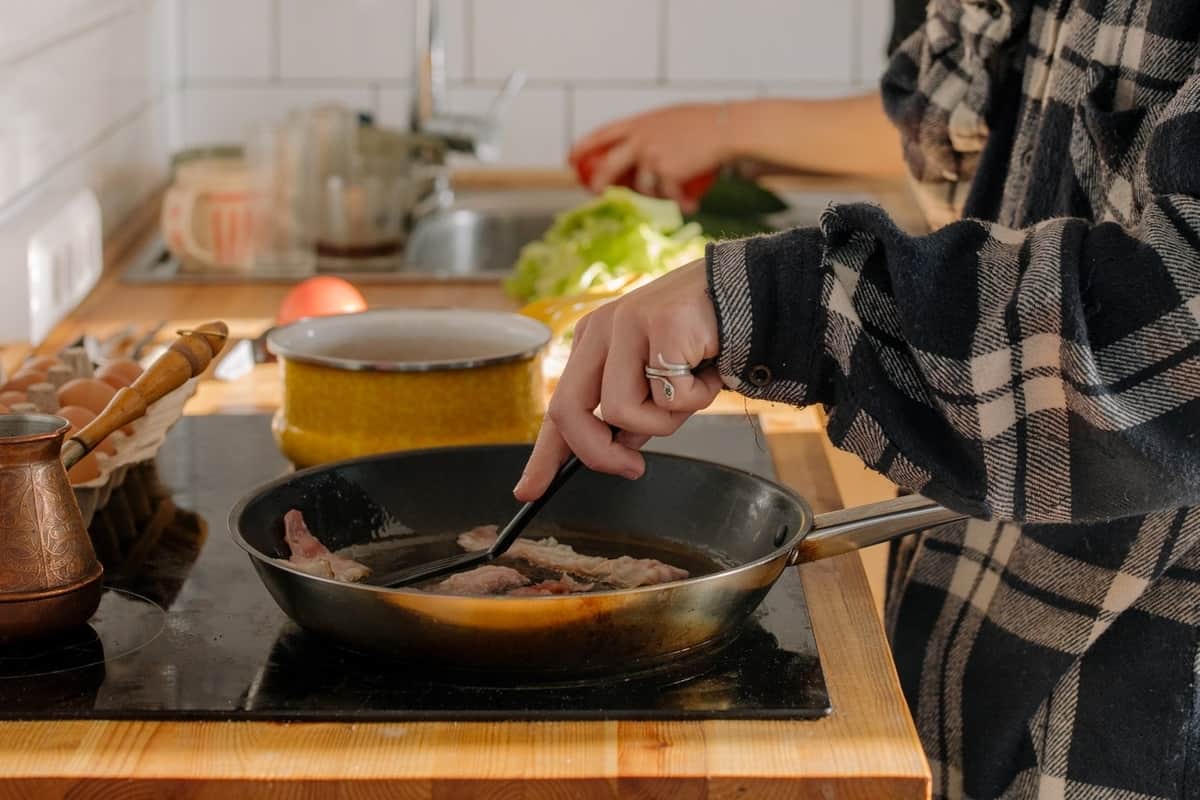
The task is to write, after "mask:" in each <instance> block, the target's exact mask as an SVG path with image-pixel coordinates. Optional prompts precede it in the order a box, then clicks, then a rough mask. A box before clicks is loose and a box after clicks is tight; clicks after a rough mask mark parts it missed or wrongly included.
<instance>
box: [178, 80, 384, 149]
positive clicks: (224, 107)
mask: <svg viewBox="0 0 1200 800" xmlns="http://www.w3.org/2000/svg"><path fill="white" fill-rule="evenodd" d="M324 103H340V104H342V105H345V106H347V107H349V108H353V109H356V110H357V109H369V108H371V92H370V90H369V89H368V88H367V87H365V86H353V85H347V86H276V85H271V84H267V83H264V84H258V85H252V86H188V87H185V88H184V89H183V90H182V95H181V97H180V108H181V113H182V122H183V139H182V141H180V142H179V145H180V147H194V146H196V145H206V144H214V143H235V144H237V143H241V142H242V141H244V140H245V137H246V134H247V132H248V130H249V127H250V126H251V125H252V124H253V123H254V122H257V121H262V120H271V119H282V118H283V117H284V116H286V115H287V113H288V112H289V111H291V110H292V109H299V108H304V107H307V106H314V105H320V104H324Z"/></svg>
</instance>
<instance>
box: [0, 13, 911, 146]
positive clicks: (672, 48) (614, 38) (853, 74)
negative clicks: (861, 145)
mask: <svg viewBox="0 0 1200 800" xmlns="http://www.w3.org/2000/svg"><path fill="white" fill-rule="evenodd" d="M59 1H60V2H65V0H59ZM110 1H114V0H110ZM0 2H4V0H0ZM178 2H181V3H183V4H184V5H185V6H187V13H185V14H182V15H181V19H182V20H186V19H187V18H188V16H189V15H190V14H191V13H192V9H194V8H196V7H199V6H203V7H204V10H203V11H202V12H201V15H202V17H203V18H204V19H205V20H206V21H205V23H204V26H205V31H203V32H197V31H196V30H188V31H185V38H187V41H188V42H189V47H188V50H187V57H186V59H185V63H184V70H183V72H184V74H183V78H182V80H183V84H184V88H183V98H184V100H183V109H184V110H183V115H182V119H183V121H182V126H183V129H184V130H183V134H182V136H181V140H182V141H183V142H186V143H189V144H193V143H198V142H203V141H210V140H213V139H214V137H215V138H225V139H228V138H231V137H233V138H236V136H235V135H236V134H237V133H238V131H240V130H244V129H245V127H246V123H247V122H248V121H250V120H252V119H256V118H261V117H263V116H266V115H272V114H278V113H281V110H282V109H283V107H284V106H285V105H287V104H288V103H291V102H300V101H303V100H305V99H306V98H310V97H311V98H315V99H329V98H342V99H343V100H344V101H345V102H347V103H349V104H352V105H353V106H354V107H355V108H357V109H360V110H373V111H374V112H376V114H377V115H378V117H379V119H380V120H381V121H382V122H383V123H385V124H389V125H398V126H402V125H406V124H407V120H408V111H407V104H408V98H409V97H410V94H409V92H410V90H411V88H412V78H411V72H412V60H413V27H412V18H413V11H414V3H413V0H178ZM442 7H443V26H444V29H445V33H446V38H447V53H446V61H447V70H448V73H449V79H450V90H449V93H448V94H449V96H448V98H447V99H448V104H449V105H450V106H451V110H453V111H458V112H480V111H482V110H484V109H485V108H486V107H487V105H488V103H489V102H490V101H491V98H492V96H493V93H494V92H495V91H496V89H497V88H498V87H499V85H500V82H501V81H502V80H503V79H504V78H505V77H507V76H508V74H509V73H510V72H511V71H512V70H514V69H517V68H521V69H524V70H525V72H526V74H527V75H528V76H529V79H530V80H529V84H528V85H527V86H526V88H525V90H524V92H523V93H522V95H521V97H520V99H518V100H517V102H516V104H515V105H514V106H513V108H512V116H511V117H510V122H509V124H508V127H507V130H506V132H505V137H504V152H503V155H502V159H501V160H502V165H503V166H556V165H558V164H561V163H562V159H563V157H564V155H565V153H566V152H567V150H568V148H569V147H570V143H571V142H572V141H573V140H574V139H575V138H577V137H578V136H581V135H583V134H584V133H586V132H587V131H589V130H591V129H592V128H594V127H596V126H598V125H600V124H603V123H604V122H607V121H609V120H612V119H614V118H617V117H621V116H624V115H627V114H631V113H635V112H637V111H642V110H645V109H648V108H652V107H655V106H659V105H663V104H668V103H677V102H694V101H704V100H719V99H727V98H744V97H755V96H772V97H784V96H801V97H832V96H839V95H845V94H848V93H850V92H855V91H860V90H861V89H862V88H863V87H865V86H870V85H873V84H874V82H875V80H876V79H877V77H878V74H879V72H880V70H881V68H882V63H883V53H882V50H883V47H884V44H885V41H884V40H885V38H886V36H887V33H888V30H889V27H890V22H891V13H890V7H891V0H737V2H730V1H729V0H442ZM223 17H224V18H241V19H243V20H244V21H245V23H244V26H243V28H242V30H240V31H239V32H238V34H237V36H236V37H234V38H232V39H230V40H229V41H228V42H222V41H217V42H212V43H211V44H210V45H209V49H210V52H206V53H200V54H198V53H195V52H193V50H194V45H192V44H191V43H192V42H194V41H196V40H198V39H204V38H205V37H210V38H211V35H212V32H213V31H220V30H221V23H220V21H219V20H220V19H221V18H223ZM263 18H266V19H267V20H268V21H273V26H272V27H271V29H270V30H267V31H263V30H262V25H261V20H262V19H263ZM212 19H215V20H218V21H216V22H213V21H211V20H212ZM183 24H184V25H188V24H189V23H187V22H184V23H183ZM253 37H258V38H259V39H260V40H261V41H260V43H259V45H258V47H257V48H254V47H250V46H248V45H247V44H246V40H248V39H250V38H253ZM249 51H253V52H252V53H251V52H249ZM272 53H274V54H275V56H274V58H276V60H277V61H278V63H277V64H273V65H272V64H271V63H270V60H271V58H272V55H271V54H272ZM264 69H267V70H268V72H269V76H270V77H269V78H267V79H266V80H264V79H263V74H264V73H263V70H264Z"/></svg>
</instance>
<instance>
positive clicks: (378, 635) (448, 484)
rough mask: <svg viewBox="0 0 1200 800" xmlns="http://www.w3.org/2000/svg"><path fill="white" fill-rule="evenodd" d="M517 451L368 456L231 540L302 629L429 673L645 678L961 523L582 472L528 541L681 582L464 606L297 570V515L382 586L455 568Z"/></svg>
mask: <svg viewBox="0 0 1200 800" xmlns="http://www.w3.org/2000/svg"><path fill="white" fill-rule="evenodd" d="M529 452H530V450H529V447H527V446H519V445H513V446H480V447H455V448H447V449H440V450H429V451H421V452H407V453H397V454H388V455H382V456H372V457H367V458H360V459H354V460H351V461H344V462H340V463H337V464H329V465H324V466H320V467H314V468H311V469H307V470H303V471H300V472H296V473H294V474H291V475H288V476H286V477H283V478H280V479H278V480H276V481H273V482H271V483H269V484H267V485H265V486H263V487H261V488H259V489H257V490H255V491H253V492H252V493H251V494H250V495H249V496H247V497H246V498H244V499H243V500H242V501H241V502H239V503H238V504H237V506H236V507H235V508H234V510H233V512H232V513H231V515H230V529H231V531H232V532H233V535H234V538H235V540H236V541H237V542H238V544H239V545H240V546H241V547H242V548H243V549H245V550H246V552H247V553H249V555H250V557H251V559H252V561H253V564H254V567H255V569H256V570H257V571H258V574H259V576H260V577H261V578H262V580H263V582H264V583H265V584H266V586H267V589H268V590H269V591H270V592H271V594H272V596H273V597H274V598H275V600H276V602H278V603H279V605H280V607H281V608H282V609H283V611H284V612H285V613H287V614H288V616H290V617H291V618H292V619H293V620H295V621H296V622H297V623H299V624H300V625H301V626H303V627H305V628H307V629H309V630H310V631H312V632H314V633H317V634H319V635H323V636H327V637H330V638H333V639H335V640H337V641H339V642H341V643H343V644H345V645H347V646H349V647H351V648H354V649H357V650H360V651H361V650H365V651H374V652H378V653H384V654H387V655H388V656H399V657H402V658H406V659H410V660H412V661H415V662H419V663H421V664H422V665H424V666H434V665H446V666H449V667H454V668H456V669H468V670H469V669H481V670H493V671H502V672H504V671H513V672H517V671H519V672H531V671H532V672H543V673H571V674H583V673H588V672H604V671H618V670H626V669H642V668H648V667H652V666H654V665H655V664H659V663H662V662H664V661H666V660H670V659H673V658H676V657H678V656H680V655H682V654H685V653H688V652H690V651H695V650H697V649H699V648H703V647H707V646H712V645H714V644H717V643H719V642H723V641H727V640H728V639H730V638H731V637H732V636H733V635H735V634H736V632H737V631H738V630H739V628H740V626H741V625H742V623H743V622H744V621H745V620H746V619H747V617H749V616H750V614H751V613H752V612H753V611H754V609H755V608H756V607H757V606H758V604H759V603H760V602H761V601H762V599H763V597H764V596H765V595H766V593H767V591H768V590H769V589H770V588H771V586H772V585H773V584H774V582H775V581H776V579H778V578H779V576H780V574H781V573H782V572H783V570H784V569H785V568H786V567H787V566H788V565H789V564H795V563H798V562H800V561H806V560H812V559H815V558H823V557H826V556H829V555H834V554H837V553H843V552H847V551H850V550H854V549H857V548H859V547H865V546H868V545H871V544H876V543H878V542H881V541H884V540H886V539H889V538H892V537H895V536H899V535H902V534H904V533H909V532H912V531H915V530H921V529H923V528H927V527H930V526H934V525H938V524H942V523H945V522H949V521H952V520H955V519H961V518H962V515H961V514H957V513H955V512H952V511H948V510H947V509H944V508H942V507H940V506H938V505H936V504H934V503H932V502H931V501H929V500H927V499H925V498H922V497H918V496H910V497H903V498H899V499H896V500H889V501H886V502H883V503H877V504H874V505H871V506H863V507H859V508H854V509H848V510H846V511H839V512H834V513H832V514H823V515H820V516H817V517H814V516H813V514H812V512H811V511H810V509H809V507H808V505H807V504H806V503H805V501H804V499H803V498H801V497H800V496H799V495H797V494H796V493H794V492H792V491H791V490H789V489H787V488H785V487H782V486H779V485H778V484H775V483H772V482H771V481H768V480H765V479H763V478H760V477H757V476H755V475H751V474H749V473H746V472H742V471H739V470H736V469H732V468H729V467H725V466H720V465H717V464H713V463H709V462H705V461H698V460H695V459H690V458H682V457H679V456H671V455H663V454H655V453H647V454H646V456H645V457H646V474H645V476H644V477H643V478H642V479H640V480H638V481H627V480H625V479H622V478H616V477H611V476H607V475H600V474H597V473H594V472H589V471H582V472H580V473H579V474H577V475H576V476H575V477H574V478H572V480H571V481H570V482H569V483H568V484H567V485H566V486H564V487H563V488H562V489H561V490H560V491H559V493H558V495H557V496H555V497H554V498H553V500H552V501H551V502H550V503H549V504H548V505H547V506H546V507H545V509H544V510H543V511H542V512H541V513H540V514H539V515H538V518H537V520H536V521H535V522H534V523H533V524H532V525H531V528H530V530H529V531H527V532H526V534H525V536H526V537H527V538H537V537H540V536H547V535H552V536H555V537H557V538H558V539H559V540H560V541H563V542H565V543H567V544H570V545H572V546H573V547H575V549H576V550H578V551H580V552H583V553H587V554H589V555H604V556H617V555H632V556H636V557H651V558H658V559H660V560H662V561H665V562H668V563H674V564H675V565H677V566H680V567H683V568H684V569H687V570H689V572H690V573H691V574H692V577H689V578H687V579H686V580H682V581H676V582H673V583H667V584H661V585H657V586H648V587H641V588H636V589H622V590H611V591H593V592H588V593H583V594H571V595H554V596H543V597H504V596H501V597H490V596H489V597H463V596H450V595H437V594H432V593H428V592H421V591H418V590H415V589H384V588H381V587H376V586H370V585H368V583H369V580H370V579H369V578H368V579H367V580H368V583H360V584H353V583H341V582H338V581H334V580H329V579H325V578H319V577H314V576H312V575H308V574H306V573H304V572H301V571H299V570H296V569H293V568H292V567H290V566H289V565H287V564H286V563H283V562H282V561H280V560H279V559H284V558H286V557H287V554H288V550H287V547H286V545H284V543H283V515H284V514H285V513H286V512H287V511H289V510H291V509H293V508H295V509H299V510H300V511H301V512H303V514H304V516H305V518H306V520H307V521H308V523H309V527H310V528H311V529H312V531H313V533H314V534H315V535H316V536H317V537H318V538H319V539H321V540H322V541H323V543H324V544H325V545H326V546H327V547H329V548H330V549H331V550H338V549H341V548H344V547H351V546H354V549H353V551H352V552H351V553H350V555H352V557H355V558H357V559H358V560H360V561H363V562H364V563H366V564H367V565H368V566H370V567H372V569H374V570H375V571H376V572H380V573H382V572H387V571H391V570H394V569H396V568H399V567H403V566H407V565H417V564H420V563H423V562H426V561H429V560H432V559H435V558H440V557H444V556H448V555H451V554H453V553H455V552H458V548H457V545H456V543H455V535H456V534H457V533H460V532H462V531H465V530H468V529H470V528H473V527H475V526H478V525H483V524H503V522H504V521H505V520H507V519H509V518H510V517H511V516H512V514H513V513H514V512H515V511H516V509H517V508H518V504H517V502H516V501H515V500H514V499H513V497H512V494H511V490H512V486H511V482H512V479H513V476H514V475H519V474H520V473H521V469H522V468H523V466H524V464H525V462H526V460H527V459H528V456H529Z"/></svg>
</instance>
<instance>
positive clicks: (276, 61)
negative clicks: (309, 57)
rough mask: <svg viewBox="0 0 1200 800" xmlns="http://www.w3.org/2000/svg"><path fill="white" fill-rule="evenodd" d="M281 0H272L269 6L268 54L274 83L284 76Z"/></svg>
mask: <svg viewBox="0 0 1200 800" xmlns="http://www.w3.org/2000/svg"><path fill="white" fill-rule="evenodd" d="M279 2H280V0H271V3H270V5H269V6H268V7H267V25H268V26H270V31H269V33H270V41H269V42H268V44H267V47H268V48H269V50H270V55H269V56H268V57H269V58H270V60H271V64H270V66H269V68H268V69H269V70H270V78H271V81H272V82H273V83H278V82H279V80H280V78H281V77H282V76H283V43H282V39H283V31H282V30H280V24H279V23H280V18H281V16H282V14H281V11H280V8H279Z"/></svg>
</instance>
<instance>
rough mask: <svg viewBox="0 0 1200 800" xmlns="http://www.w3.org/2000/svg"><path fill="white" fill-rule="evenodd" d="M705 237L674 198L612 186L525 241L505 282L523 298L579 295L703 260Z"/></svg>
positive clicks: (530, 299)
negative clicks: (646, 194) (526, 242)
mask: <svg viewBox="0 0 1200 800" xmlns="http://www.w3.org/2000/svg"><path fill="white" fill-rule="evenodd" d="M707 242H708V239H707V238H706V237H705V236H704V235H703V233H702V231H701V228H700V226H699V225H698V224H695V223H687V224H685V223H684V219H683V214H682V213H681V212H680V210H679V206H678V205H677V204H676V203H674V202H673V201H671V200H659V199H657V198H652V197H645V196H643V195H639V194H637V193H636V192H633V191H631V190H629V189H625V188H623V187H619V186H613V187H609V188H608V189H606V190H605V191H604V194H602V195H600V196H599V197H597V198H596V199H594V200H591V201H589V202H587V203H585V204H583V205H581V206H579V207H578V208H574V209H571V210H570V211H566V212H564V213H562V214H560V215H559V216H558V217H557V218H556V219H555V222H554V224H553V225H552V226H551V228H550V230H548V231H547V232H546V234H545V235H544V236H543V237H542V238H541V239H539V240H537V241H535V242H530V243H529V244H527V245H525V247H524V248H522V250H521V254H520V256H519V257H518V259H517V263H516V265H515V268H514V270H513V274H512V275H511V276H510V277H509V278H508V280H507V281H506V282H505V287H506V288H507V290H508V291H509V293H510V294H512V295H513V296H514V297H517V298H519V299H521V300H523V301H525V302H532V301H535V300H541V299H543V298H546V297H561V296H564V295H572V294H578V293H580V292H583V291H586V290H587V289H591V288H593V287H603V286H604V285H605V284H606V283H609V282H611V281H614V280H616V279H618V278H623V277H625V276H629V275H661V274H663V273H665V272H668V271H670V270H672V269H675V268H676V267H680V266H683V265H684V264H686V263H688V262H689V261H694V260H696V259H698V258H702V257H703V256H704V247H705V244H707Z"/></svg>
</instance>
